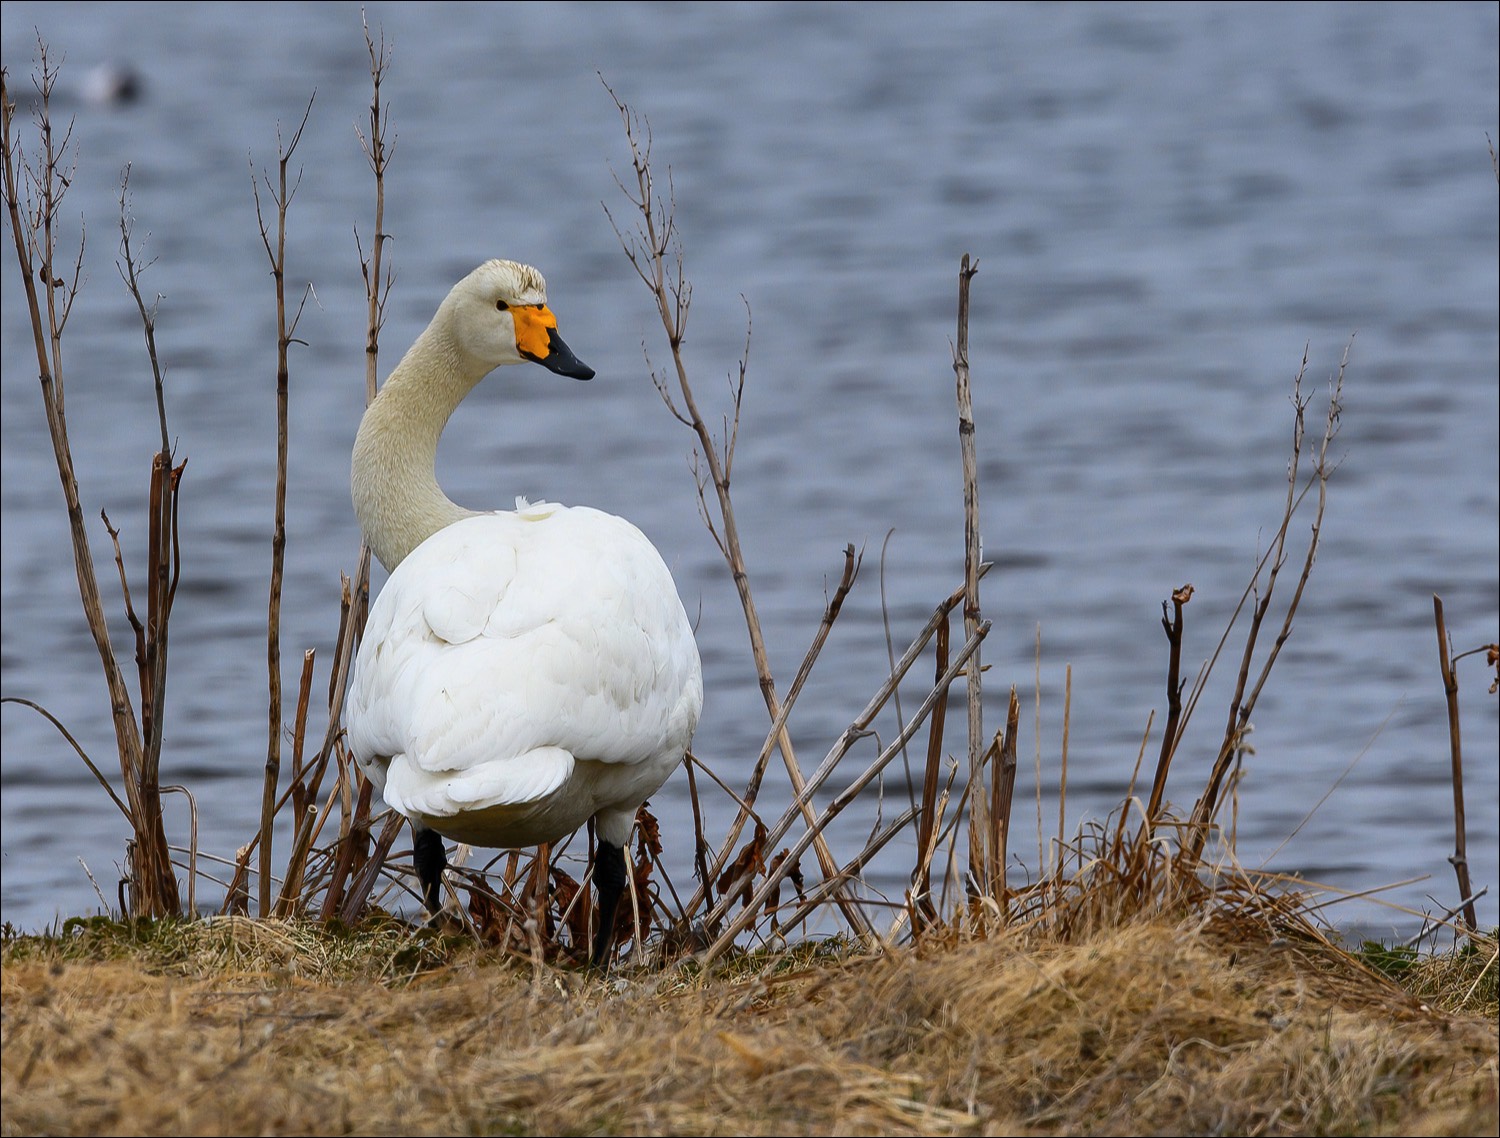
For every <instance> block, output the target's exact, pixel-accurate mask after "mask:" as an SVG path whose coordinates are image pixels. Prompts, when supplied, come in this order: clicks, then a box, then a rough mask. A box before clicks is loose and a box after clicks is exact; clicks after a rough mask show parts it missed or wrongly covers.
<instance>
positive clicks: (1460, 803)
mask: <svg viewBox="0 0 1500 1138" xmlns="http://www.w3.org/2000/svg"><path fill="white" fill-rule="evenodd" d="M1432 615H1433V620H1434V622H1435V623H1436V625H1437V641H1438V667H1439V668H1440V669H1441V670H1442V674H1443V693H1444V695H1445V696H1446V697H1447V701H1448V751H1449V755H1450V757H1451V759H1452V763H1453V856H1452V857H1450V858H1449V859H1448V861H1449V862H1450V863H1451V864H1452V866H1453V872H1454V873H1455V874H1457V875H1458V895H1459V896H1460V897H1469V895H1470V894H1471V893H1473V891H1474V890H1473V886H1472V885H1470V883H1469V853H1468V827H1467V825H1466V824H1465V820H1464V759H1463V744H1462V741H1461V739H1460V734H1459V723H1458V670H1457V668H1455V667H1454V658H1453V646H1452V644H1451V643H1450V641H1449V639H1448V625H1447V623H1446V622H1445V621H1444V619H1443V599H1442V598H1441V597H1439V596H1437V595H1434V596H1433V598H1432ZM1463 914H1464V920H1465V921H1467V922H1468V927H1469V931H1470V932H1471V933H1472V932H1474V931H1475V930H1477V929H1478V928H1479V922H1478V920H1477V919H1476V918H1475V913H1474V902H1473V901H1472V900H1470V901H1468V902H1467V903H1465V904H1464V906H1463Z"/></svg>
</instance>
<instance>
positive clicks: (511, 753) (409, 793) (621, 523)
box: [344, 261, 703, 964]
mask: <svg viewBox="0 0 1500 1138" xmlns="http://www.w3.org/2000/svg"><path fill="white" fill-rule="evenodd" d="M527 361H531V362H533V363H539V364H541V365H542V366H543V367H545V368H547V369H548V370H550V371H553V372H556V373H558V374H559V375H565V376H571V377H573V378H575V379H589V378H591V377H592V376H593V374H594V372H593V369H591V368H589V367H587V366H586V365H585V364H583V363H581V362H580V361H579V360H578V358H577V357H576V356H574V355H573V353H572V351H571V350H569V348H568V346H567V345H566V344H564V343H563V341H562V338H561V337H560V336H558V334H557V320H556V318H555V317H554V316H553V315H552V312H551V311H550V310H549V309H548V307H547V285H546V282H545V281H544V280H543V279H542V275H541V274H540V273H539V272H537V271H536V270H535V269H533V268H530V267H529V266H526V265H519V264H516V263H514V262H512V261H489V262H487V263H485V264H483V265H481V266H479V268H477V269H475V270H474V271H473V272H472V273H470V274H469V275H468V276H466V277H465V278H464V279H463V280H461V281H459V282H458V284H456V285H455V286H454V287H453V291H452V292H450V293H449V294H448V296H447V299H445V300H444V301H443V302H442V304H441V305H439V306H438V310H437V314H436V315H435V316H433V318H432V322H431V323H430V324H429V325H428V326H427V328H426V330H425V331H423V332H422V334H421V335H420V336H418V337H417V340H416V342H415V343H414V344H413V345H412V346H411V348H410V350H408V351H407V353H406V355H405V356H404V357H403V358H402V360H401V362H400V363H399V364H397V365H396V369H395V370H394V371H393V372H391V374H390V377H389V378H388V379H387V380H386V382H385V386H384V387H383V388H382V389H381V391H380V394H379V395H378V396H377V397H376V399H375V400H374V402H372V403H371V404H370V406H369V409H368V410H366V412H365V414H364V418H363V420H362V421H361V422H360V426H359V435H358V437H357V438H356V440H355V443H354V462H353V479H352V481H353V490H354V511H355V514H356V515H357V516H358V518H359V524H360V527H361V528H362V529H363V531H364V534H365V537H366V539H367V540H368V541H369V543H370V548H371V550H372V551H373V552H374V554H375V556H376V557H378V558H379V559H380V561H381V563H382V564H384V565H385V566H386V568H387V569H389V570H390V579H389V580H388V581H387V582H386V585H385V588H384V589H382V590H381V591H380V595H379V596H378V597H377V598H376V600H375V603H374V604H373V605H371V607H370V617H369V622H368V624H367V625H366V627H365V635H364V640H363V643H362V644H361V645H360V649H359V654H358V656H357V658H356V660H355V664H354V671H353V677H352V679H351V681H350V688H349V695H348V700H347V707H346V710H345V715H344V723H345V726H346V727H347V729H348V740H349V747H350V750H351V751H352V752H353V754H354V757H355V759H356V760H357V761H358V763H359V765H360V768H361V769H362V770H363V771H364V772H365V774H366V775H367V776H368V777H369V778H370V779H371V781H373V782H374V784H375V786H376V788H377V789H379V790H380V791H381V793H382V794H383V795H384V797H385V801H386V802H387V803H388V804H389V805H390V806H391V807H392V808H393V809H395V810H397V811H399V812H400V813H402V814H404V815H405V816H406V817H407V818H408V819H410V821H411V826H412V832H413V849H414V855H415V861H416V867H417V875H418V877H419V879H420V881H421V885H422V892H423V898H424V900H425V902H426V904H427V907H428V908H429V909H430V910H432V911H433V912H436V911H437V909H438V908H439V906H440V904H441V896H442V894H441V884H442V874H443V870H444V868H445V867H446V864H447V859H446V855H445V853H444V849H443V840H442V839H443V838H444V837H447V838H451V839H453V840H455V841H460V842H468V843H470V844H473V845H479V846H488V847H498V848H507V849H508V848H513V847H519V846H531V845H536V844H538V843H541V842H552V841H557V840H559V839H561V838H563V837H566V836H567V835H568V834H570V833H572V832H573V831H574V830H576V829H578V827H579V826H581V825H583V823H584V822H586V821H587V820H588V819H589V818H591V817H592V818H593V819H594V820H595V824H596V833H597V837H598V849H597V854H596V857H595V864H594V883H595V887H596V888H597V890H598V894H599V906H598V910H599V911H598V919H599V926H598V930H597V932H596V933H595V936H594V940H593V945H592V954H591V955H592V959H593V961H594V963H595V964H602V963H604V962H605V961H606V960H607V959H608V956H609V951H610V947H611V940H612V936H611V933H612V930H613V927H614V916H615V910H616V907H617V905H618V903H619V899H620V895H621V893H622V891H623V889H624V883H625V858H624V846H625V844H626V842H627V841H628V839H629V836H630V829H631V826H632V825H633V823H634V821H635V814H636V808H637V807H638V806H640V804H641V803H642V802H644V801H645V800H646V798H647V797H648V796H649V795H650V794H652V793H653V792H654V791H655V790H656V789H657V788H658V787H659V786H661V784H662V783H663V782H664V781H665V780H666V778H667V776H668V775H669V774H671V772H672V770H673V768H675V767H676V766H677V764H678V763H679V762H681V760H682V757H683V753H684V752H685V751H686V749H687V746H688V743H689V742H690V741H691V739H692V736H693V729H694V727H695V726H696V725H697V722H698V714H699V712H700V710H701V709H702V706H703V676H702V669H701V666H700V664H699V659H698V648H697V645H696V644H695V643H694V641H693V633H692V629H691V627H690V626H689V624H688V619H687V614H686V613H685V612H684V611H683V607H682V602H681V600H679V599H678V596H677V589H676V587H675V586H674V585H673V582H672V576H671V574H670V573H669V572H668V570H667V567H666V565H665V564H664V563H663V561H662V559H661V555H660V554H659V553H657V551H656V549H655V548H654V547H653V546H652V545H651V543H650V542H649V541H648V540H646V537H645V535H644V534H642V533H641V531H640V530H638V529H636V528H635V526H633V525H631V524H630V523H629V522H627V521H625V520H624V519H622V518H618V517H615V516H613V515H611V514H606V513H603V512H601V511H599V510H594V509H590V508H588V507H578V506H575V507H568V506H560V505H556V504H554V503H551V502H537V503H529V504H528V503H527V502H526V501H525V500H524V499H517V502H516V505H517V508H516V509H515V510H514V511H505V510H501V511H496V512H494V513H478V512H475V511H473V510H466V509H463V508H461V507H460V506H458V505H456V504H455V503H453V502H452V501H450V500H449V499H448V497H447V496H446V495H445V494H444V493H443V491H442V490H441V489H440V488H439V486H438V483H437V476H436V471H435V463H436V458H437V447H438V437H439V436H440V435H441V434H442V431H443V427H444V425H445V424H446V423H447V421H448V417H449V415H451V414H452V413H453V411H454V409H455V408H457V407H458V405H459V403H460V401H462V399H463V398H464V396H465V395H467V394H468V393H469V392H470V391H471V390H472V389H473V388H474V386H475V385H476V384H477V383H478V382H479V381H480V380H481V379H483V378H484V377H485V376H486V375H488V374H489V373H490V372H491V371H493V370H494V369H495V368H497V367H499V366H500V365H502V364H519V363H525V362H527Z"/></svg>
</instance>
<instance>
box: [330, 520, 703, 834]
mask: <svg viewBox="0 0 1500 1138" xmlns="http://www.w3.org/2000/svg"><path fill="white" fill-rule="evenodd" d="M701 703H702V678H701V672H700V668H699V662H698V654H697V649H696V647H695V645H694V643H693V637H692V632H691V629H690V628H689V627H688V624H687V617H686V615H685V613H684V612H683V609H682V604H681V602H680V601H679V600H678V599H677V592H676V589H675V587H674V586H673V584H672V581H671V576H670V574H669V573H668V571H667V568H666V566H665V565H664V564H663V563H662V561H661V558H660V555H658V554H657V552H656V550H655V549H654V548H653V547H652V546H651V545H650V543H649V542H648V541H647V540H646V538H645V537H644V536H643V535H642V534H641V533H640V531H639V530H637V529H635V527H634V526H631V525H630V524H629V523H627V522H625V521H623V520H622V519H619V518H615V517H613V516H611V515H608V514H604V513H601V512H599V511H597V510H589V509H565V508H563V507H557V506H551V505H547V504H543V505H542V506H532V507H529V508H528V509H527V510H524V511H522V512H520V513H515V514H494V515H480V516H477V517H473V518H469V519H466V520H464V521H462V522H458V523H455V524H454V525H452V526H449V527H447V528H446V529H444V530H441V531H439V533H437V534H435V535H433V537H431V538H429V539H428V540H427V541H426V542H424V543H423V544H422V545H421V546H420V547H419V548H418V549H416V550H415V551H413V553H412V554H411V555H410V556H409V557H407V559H406V560H405V561H404V562H402V564H401V565H400V566H399V567H398V568H397V570H396V571H395V572H394V573H392V575H391V578H390V581H389V582H388V583H387V585H386V587H385V588H384V589H383V590H382V591H381V593H380V596H379V597H378V598H377V601H376V604H375V605H374V606H373V607H372V609H371V613H370V621H369V625H368V628H367V631H366V638H365V642H364V644H363V645H362V647H361V650H360V658H359V662H358V665H357V667H356V671H355V677H354V681H353V685H352V687H351V693H350V710H351V723H350V746H351V747H352V748H353V749H354V750H355V753H356V754H357V755H369V754H377V755H386V756H395V755H400V756H402V761H401V762H400V763H398V762H396V761H394V760H393V761H392V762H391V769H390V773H389V775H388V779H389V782H388V785H387V787H386V795H387V800H388V801H391V803H392V805H395V801H394V799H393V798H392V795H393V794H395V795H398V796H401V797H403V798H404V797H405V796H406V795H408V794H410V795H417V790H416V786H415V782H416V781H422V780H428V781H430V780H439V781H441V780H448V781H449V782H451V783H452V784H453V787H452V789H451V790H450V791H448V792H447V797H446V799H445V801H447V802H448V803H449V806H448V809H447V810H446V811H442V812H446V813H451V812H454V811H457V810H460V809H464V808H466V806H467V805H486V804H494V803H500V802H508V803H513V802H522V801H527V800H531V799H535V798H540V797H543V796H545V795H546V794H550V793H551V792H552V791H554V790H556V789H557V788H558V786H560V785H561V784H562V782H563V781H565V780H566V779H567V778H568V777H569V776H570V774H571V770H572V762H573V760H574V758H577V759H591V760H598V761H603V762H609V763H620V764H634V763H641V762H645V761H647V760H648V759H653V758H656V757H659V756H661V755H663V754H665V753H666V752H668V751H669V750H673V749H675V754H678V755H680V753H681V750H682V748H684V747H686V745H687V743H688V741H689V739H690V738H691V736H692V731H693V728H694V726H695V725H696V722H697V716H698V708H699V707H700V706H701ZM559 755H563V756H566V762H564V761H563V760H562V759H561V758H559V757H558V756H559ZM674 758H675V755H674ZM402 765H407V766H410V767H411V768H412V769H411V771H410V772H407V773H409V774H410V777H411V780H412V784H411V785H408V780H407V773H403V774H401V775H398V773H397V768H398V766H402ZM564 767H566V769H563V768H564ZM418 771H420V772H424V773H423V775H422V777H421V779H419V778H418V774H417V772H418ZM397 783H400V785H396V784H397ZM417 796H419V797H421V798H423V800H424V801H429V802H433V801H434V799H433V795H432V793H431V791H430V789H429V790H424V791H423V792H422V793H421V794H420V795H417Z"/></svg>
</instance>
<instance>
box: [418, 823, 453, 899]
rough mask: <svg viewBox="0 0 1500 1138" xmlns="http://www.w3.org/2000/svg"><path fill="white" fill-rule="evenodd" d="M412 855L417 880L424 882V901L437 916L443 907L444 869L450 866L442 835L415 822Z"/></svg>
mask: <svg viewBox="0 0 1500 1138" xmlns="http://www.w3.org/2000/svg"><path fill="white" fill-rule="evenodd" d="M411 857H412V861H414V862H415V863H416V866H417V880H418V881H420V882H421V883H422V902H423V904H425V905H426V906H427V911H428V912H429V913H431V914H432V915H433V916H434V917H435V916H437V915H438V910H439V909H441V908H442V907H443V870H445V869H447V868H448V855H447V853H446V852H445V851H444V850H443V838H442V835H441V834H439V833H438V832H437V831H436V830H429V829H428V828H427V827H426V826H418V825H417V824H416V823H415V822H413V823H412V825H411Z"/></svg>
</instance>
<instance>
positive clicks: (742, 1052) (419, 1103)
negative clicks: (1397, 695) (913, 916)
mask: <svg viewBox="0 0 1500 1138" xmlns="http://www.w3.org/2000/svg"><path fill="white" fill-rule="evenodd" d="M120 930H121V926H118V925H116V926H106V927H103V928H102V929H99V930H85V931H83V932H82V933H79V934H76V935H74V936H72V937H69V938H63V939H51V940H47V939H41V938H23V939H19V940H13V941H11V942H9V943H8V944H7V945H6V946H5V952H4V970H3V1023H4V1049H3V1054H0V1074H3V1079H0V1087H3V1107H4V1110H3V1126H0V1129H3V1133H5V1134H42V1133H46V1134H205V1135H208V1134H246V1133H256V1134H310V1133H317V1134H445V1133H473V1134H521V1133H558V1134H595V1133H598V1134H797V1133H805V1134H950V1133H965V1134H968V1133H972V1134H1205V1133H1243V1134H1355V1133H1359V1134H1481V1133H1491V1134H1493V1133H1494V1132H1495V1128H1496V1123H1497V1109H1496V1060H1497V1034H1496V1024H1495V1019H1494V1007H1493V1006H1490V1007H1489V1008H1488V1009H1486V1010H1485V1011H1484V1012H1483V1013H1482V1014H1472V1013H1460V1014H1454V1013H1450V1012H1446V1011H1443V1010H1439V1009H1438V1008H1436V1007H1435V1006H1432V1005H1429V1004H1424V1003H1422V1002H1420V1001H1419V1000H1418V999H1417V998H1416V997H1414V996H1413V995H1411V994H1409V993H1408V992H1406V991H1403V990H1402V989H1400V988H1398V987H1396V986H1395V985H1393V984H1392V983H1390V982H1389V981H1387V980H1385V979H1384V978H1382V977H1380V976H1378V975H1376V974H1374V973H1371V972H1370V971H1368V970H1367V969H1365V968H1363V967H1362V966H1361V965H1360V963H1359V962H1358V961H1357V960H1356V959H1355V958H1352V957H1349V956H1347V955H1345V954H1344V953H1342V952H1340V951H1339V950H1337V949H1336V948H1333V947H1332V946H1330V945H1328V944H1326V943H1325V942H1322V941H1321V940H1319V939H1317V938H1314V937H1302V936H1299V935H1296V933H1295V930H1293V931H1292V935H1269V934H1268V933H1267V931H1266V930H1265V928H1264V926H1263V923H1262V922H1260V921H1259V920H1254V919H1250V918H1246V917H1244V916H1237V915H1235V914H1233V913H1230V912H1225V911H1221V912H1219V913H1217V914H1215V915H1213V916H1210V917H1199V918H1194V919H1189V920H1179V921H1177V922H1175V923H1174V922H1170V921H1167V920H1163V919H1161V918H1159V917H1158V918H1155V919H1141V920H1137V921H1133V922H1129V923H1127V924H1125V925H1124V926H1123V927H1118V928H1114V929H1108V930H1099V931H1095V932H1093V933H1091V934H1089V935H1087V936H1085V937H1083V938H1081V939H1079V940H1077V941H1074V942H1071V943H1069V942H1064V941H1060V940H1058V939H1056V938H1052V937H1049V936H1047V935H1045V934H1040V933H1035V932H1031V933H1028V932H1025V931H1013V932H1010V933H1007V934H1005V935H1000V936H994V937H991V938H988V939H979V938H973V937H965V936H962V935H959V934H957V933H952V932H950V933H949V934H948V935H947V936H945V937H928V938H927V939H926V940H925V941H924V942H922V943H921V944H920V946H918V947H915V948H904V949H898V950H892V951H889V952H886V953H884V954H882V955H878V956H867V955H866V956H854V955H849V954H847V953H841V952H840V951H839V946H838V945H837V944H830V945H825V946H823V947H822V948H818V947H816V946H812V945H803V946H801V947H799V948H797V949H794V950H790V951H784V952H781V953H778V954H754V955H750V956H744V957H741V958H739V959H736V960H733V961H730V962H727V963H726V965H725V966H724V967H721V968H718V969H716V970H713V971H712V972H710V973H708V974H704V975H694V974H692V972H691V971H690V970H685V969H681V968H678V969H672V970H668V971H665V972H656V973H637V974H634V975H631V976H629V977H620V976H614V977H610V978H604V979H601V978H599V977H598V976H596V975H594V974H589V973H578V972H570V971H562V970H555V969H553V968H550V967H547V966H541V967H536V968H533V967H532V966H531V965H529V964H528V963H527V962H525V961H522V960H520V959H518V958H516V957H502V956H497V955H496V954H494V953H492V952H487V951H485V950H483V949H480V948H477V947H476V946H475V945H474V943H473V941H472V940H465V939H461V938H447V939H445V938H441V937H438V936H436V935H434V934H432V933H430V932H421V933H417V934H413V933H411V932H410V931H409V930H406V929H404V928H403V927H401V926H397V925H394V924H391V925H387V926H379V927H376V928H374V929H363V930H360V932H359V934H358V935H357V936H349V935H342V936H341V935H331V934H330V933H329V932H328V931H327V930H326V929H322V928H319V927H315V926H312V925H309V924H279V923H276V922H267V921H249V920H244V919H228V920H217V921H211V922H199V923H196V924H193V925H172V926H158V927H157V928H156V929H155V930H153V931H151V932H149V933H147V934H146V935H145V936H144V937H142V938H140V939H139V941H138V943H134V944H127V943H125V941H126V940H128V939H129V938H125V937H122V936H121V933H120Z"/></svg>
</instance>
